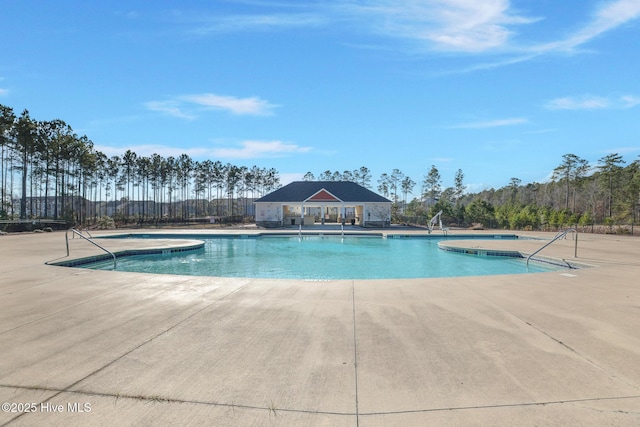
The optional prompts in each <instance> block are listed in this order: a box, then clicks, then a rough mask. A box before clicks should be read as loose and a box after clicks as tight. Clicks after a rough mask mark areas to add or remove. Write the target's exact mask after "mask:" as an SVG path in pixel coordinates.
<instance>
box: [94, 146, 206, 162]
mask: <svg viewBox="0 0 640 427" xmlns="http://www.w3.org/2000/svg"><path fill="white" fill-rule="evenodd" d="M95 148H96V150H98V151H100V152H102V153H104V154H106V155H107V156H108V157H111V156H122V154H124V153H125V152H126V151H127V150H131V151H133V152H134V153H136V154H137V155H138V156H143V157H149V156H151V155H152V154H159V155H161V156H162V157H170V156H173V157H179V156H180V155H182V154H187V155H189V156H190V157H192V158H194V159H197V158H203V157H206V156H208V155H209V154H210V153H209V150H207V149H206V148H180V147H168V146H166V145H159V144H140V145H128V146H123V147H118V146H112V145H98V144H96V145H95Z"/></svg>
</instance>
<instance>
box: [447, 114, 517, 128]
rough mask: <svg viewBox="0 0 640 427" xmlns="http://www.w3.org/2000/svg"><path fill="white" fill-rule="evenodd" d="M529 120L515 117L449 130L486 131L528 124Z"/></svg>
mask: <svg viewBox="0 0 640 427" xmlns="http://www.w3.org/2000/svg"><path fill="white" fill-rule="evenodd" d="M528 122H529V120H527V119H525V118H523V117H515V118H512V119H500V120H488V121H483V122H471V123H462V124H459V125H454V126H450V127H449V129H486V128H495V127H502V126H514V125H521V124H524V123H528Z"/></svg>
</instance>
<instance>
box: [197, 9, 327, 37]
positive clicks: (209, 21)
mask: <svg viewBox="0 0 640 427" xmlns="http://www.w3.org/2000/svg"><path fill="white" fill-rule="evenodd" d="M199 19H200V20H203V18H199ZM326 23H327V22H326V18H325V17H323V16H321V15H318V14H313V13H288V14H287V13H282V14H265V15H232V16H222V17H218V16H215V17H210V18H204V22H203V23H201V24H200V25H198V26H197V27H196V28H194V29H193V30H191V33H193V34H196V35H200V36H205V35H209V34H216V33H229V32H241V31H273V30H286V29H292V28H304V29H309V28H310V27H318V26H323V25H325V24H326Z"/></svg>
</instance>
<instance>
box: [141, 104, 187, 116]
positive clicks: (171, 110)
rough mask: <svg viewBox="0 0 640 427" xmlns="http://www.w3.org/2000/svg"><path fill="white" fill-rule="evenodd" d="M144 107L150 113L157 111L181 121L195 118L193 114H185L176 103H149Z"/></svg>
mask: <svg viewBox="0 0 640 427" xmlns="http://www.w3.org/2000/svg"><path fill="white" fill-rule="evenodd" d="M144 105H145V106H146V107H147V108H148V109H149V110H151V111H159V112H161V113H165V114H168V115H169V116H173V117H178V118H181V119H187V120H193V119H195V118H196V116H194V115H193V114H188V113H185V112H184V111H182V110H181V109H180V104H179V103H178V102H176V101H149V102H145V103H144Z"/></svg>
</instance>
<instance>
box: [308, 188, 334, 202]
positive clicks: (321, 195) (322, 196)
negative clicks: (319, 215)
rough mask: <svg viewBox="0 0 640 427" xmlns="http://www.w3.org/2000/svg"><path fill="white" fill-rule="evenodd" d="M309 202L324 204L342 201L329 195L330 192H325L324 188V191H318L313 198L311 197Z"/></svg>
mask: <svg viewBox="0 0 640 427" xmlns="http://www.w3.org/2000/svg"><path fill="white" fill-rule="evenodd" d="M307 201H314V202H321V201H322V202H340V201H341V200H339V199H337V198H335V197H334V196H332V195H331V194H329V192H328V191H327V190H325V189H324V188H323V189H322V190H320V191H318V192H317V193H316V194H314V195H313V196H311V197H309V198H308V199H307Z"/></svg>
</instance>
